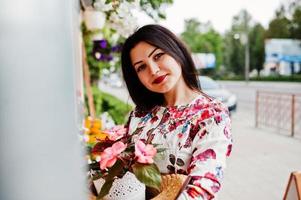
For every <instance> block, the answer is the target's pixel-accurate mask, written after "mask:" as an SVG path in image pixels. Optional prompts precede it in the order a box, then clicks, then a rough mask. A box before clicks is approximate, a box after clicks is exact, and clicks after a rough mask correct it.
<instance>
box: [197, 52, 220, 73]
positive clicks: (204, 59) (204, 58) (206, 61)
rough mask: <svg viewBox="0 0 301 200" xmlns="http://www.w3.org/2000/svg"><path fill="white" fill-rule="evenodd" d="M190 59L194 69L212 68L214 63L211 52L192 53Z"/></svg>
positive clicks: (213, 56)
mask: <svg viewBox="0 0 301 200" xmlns="http://www.w3.org/2000/svg"><path fill="white" fill-rule="evenodd" d="M192 59H193V62H194V64H195V67H196V69H208V68H214V67H215V64H216V58H215V55H214V54H213V53H192Z"/></svg>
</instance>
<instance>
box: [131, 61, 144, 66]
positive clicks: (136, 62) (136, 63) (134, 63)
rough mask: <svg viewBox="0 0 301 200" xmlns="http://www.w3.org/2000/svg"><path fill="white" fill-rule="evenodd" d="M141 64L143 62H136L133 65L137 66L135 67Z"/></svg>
mask: <svg viewBox="0 0 301 200" xmlns="http://www.w3.org/2000/svg"><path fill="white" fill-rule="evenodd" d="M139 63H142V61H138V62H135V63H134V64H133V66H135V65H137V64H139Z"/></svg>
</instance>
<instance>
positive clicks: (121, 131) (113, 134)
mask: <svg viewBox="0 0 301 200" xmlns="http://www.w3.org/2000/svg"><path fill="white" fill-rule="evenodd" d="M127 131H128V129H127V128H124V126H123V125H118V126H114V127H113V128H111V129H109V130H105V131H103V132H104V133H105V134H107V135H108V137H109V139H110V140H113V141H116V140H118V139H120V138H121V137H123V136H124V135H125V134H126V133H127Z"/></svg>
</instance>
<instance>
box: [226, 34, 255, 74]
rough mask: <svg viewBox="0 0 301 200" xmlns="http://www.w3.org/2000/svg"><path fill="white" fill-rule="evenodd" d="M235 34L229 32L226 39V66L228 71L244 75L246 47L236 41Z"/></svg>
mask: <svg viewBox="0 0 301 200" xmlns="http://www.w3.org/2000/svg"><path fill="white" fill-rule="evenodd" d="M234 34H235V32H234V31H233V30H232V31H229V32H227V33H226V34H225V37H224V44H225V45H224V49H223V52H224V64H225V67H226V71H227V72H228V73H229V72H233V73H235V74H239V75H242V74H243V72H244V71H243V70H244V46H243V45H242V44H241V43H240V41H239V40H236V39H234ZM251 59H252V58H251Z"/></svg>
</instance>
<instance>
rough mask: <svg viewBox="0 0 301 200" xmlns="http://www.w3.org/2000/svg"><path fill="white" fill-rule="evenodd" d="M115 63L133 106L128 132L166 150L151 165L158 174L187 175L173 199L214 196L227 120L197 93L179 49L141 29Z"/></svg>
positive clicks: (169, 36)
mask: <svg viewBox="0 0 301 200" xmlns="http://www.w3.org/2000/svg"><path fill="white" fill-rule="evenodd" d="M121 61H122V71H123V76H124V80H125V82H126V85H127V88H128V91H129V94H130V96H131V97H132V99H133V101H134V103H135V104H136V108H135V110H134V111H133V112H131V114H130V118H129V122H128V124H127V126H128V128H129V133H130V134H132V133H134V132H135V133H138V135H139V137H140V139H143V140H144V141H145V142H146V143H153V144H160V145H161V147H164V148H166V151H165V155H166V157H165V158H164V159H163V160H160V161H156V164H157V166H158V167H159V169H160V172H161V173H164V174H165V173H168V174H173V173H180V174H185V175H188V176H190V177H191V181H190V182H189V183H188V185H187V186H186V187H185V188H184V190H183V192H181V194H180V196H179V197H178V199H213V198H215V197H216V193H217V192H218V191H219V189H220V187H221V179H222V175H223V170H224V168H225V161H226V157H227V156H229V155H230V152H231V147H232V139H231V133H230V130H229V129H230V118H229V113H228V110H227V108H226V107H225V106H224V105H222V104H221V102H219V101H217V100H214V99H212V98H211V97H209V96H207V95H205V94H204V93H202V91H201V88H200V86H199V83H198V80H197V74H196V70H195V67H194V64H193V61H192V58H191V56H190V53H189V52H188V50H187V49H186V47H185V45H184V44H183V43H182V42H181V41H180V40H179V39H178V38H177V37H176V36H175V35H174V34H173V33H171V32H170V31H169V30H168V29H166V28H164V27H162V26H159V25H146V26H144V27H142V28H140V29H138V30H137V31H136V32H135V33H134V34H133V35H131V36H130V37H129V38H128V39H127V40H126V41H125V44H124V46H123V50H122V60H121Z"/></svg>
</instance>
